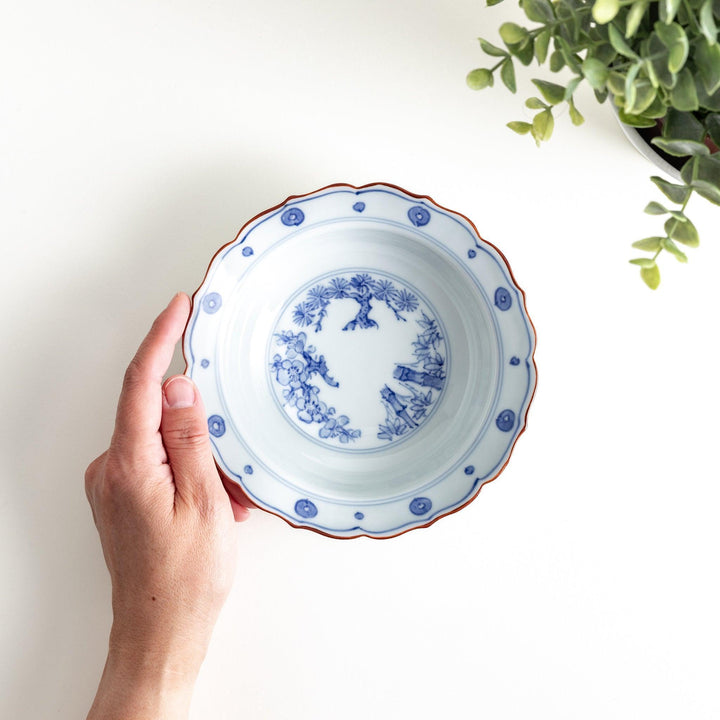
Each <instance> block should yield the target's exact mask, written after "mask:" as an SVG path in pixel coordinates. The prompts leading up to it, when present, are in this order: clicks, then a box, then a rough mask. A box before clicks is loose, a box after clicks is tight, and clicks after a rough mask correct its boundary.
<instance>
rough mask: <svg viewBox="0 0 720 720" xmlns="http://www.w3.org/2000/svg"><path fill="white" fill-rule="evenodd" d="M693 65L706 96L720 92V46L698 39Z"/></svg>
mask: <svg viewBox="0 0 720 720" xmlns="http://www.w3.org/2000/svg"><path fill="white" fill-rule="evenodd" d="M694 59H695V65H696V66H697V68H698V72H699V73H700V79H701V80H702V83H703V86H704V87H705V90H706V91H707V94H708V95H714V94H715V92H716V91H717V90H720V45H718V43H715V44H714V45H711V44H710V43H709V42H708V41H707V40H706V39H705V38H700V40H699V42H698V43H697V46H696V47H695V58H694Z"/></svg>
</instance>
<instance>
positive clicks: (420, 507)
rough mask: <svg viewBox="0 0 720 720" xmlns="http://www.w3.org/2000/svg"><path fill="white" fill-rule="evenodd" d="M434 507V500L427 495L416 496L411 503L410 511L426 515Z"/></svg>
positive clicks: (414, 513)
mask: <svg viewBox="0 0 720 720" xmlns="http://www.w3.org/2000/svg"><path fill="white" fill-rule="evenodd" d="M431 508H432V500H430V498H426V497H416V498H415V499H414V500H413V501H412V502H411V503H410V512H411V513H412V514H413V515H425V514H426V513H429V512H430V509H431Z"/></svg>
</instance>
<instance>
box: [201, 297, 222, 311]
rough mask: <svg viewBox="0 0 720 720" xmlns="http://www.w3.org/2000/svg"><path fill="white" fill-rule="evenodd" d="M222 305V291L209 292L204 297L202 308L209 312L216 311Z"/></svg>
mask: <svg viewBox="0 0 720 720" xmlns="http://www.w3.org/2000/svg"><path fill="white" fill-rule="evenodd" d="M221 307H222V295H220V293H216V292H211V293H208V294H207V295H206V296H205V297H204V298H203V299H202V308H203V310H204V311H205V312H206V313H207V314H208V315H212V314H213V313H216V312H217V311H218V310H219V309H220V308H221Z"/></svg>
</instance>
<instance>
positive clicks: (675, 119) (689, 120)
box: [663, 108, 705, 142]
mask: <svg viewBox="0 0 720 720" xmlns="http://www.w3.org/2000/svg"><path fill="white" fill-rule="evenodd" d="M663 137H665V138H667V139H668V140H695V141H696V142H702V141H703V138H704V137H705V128H704V127H703V124H702V123H701V122H700V121H699V120H698V119H697V118H696V117H695V115H693V114H692V113H689V112H680V111H679V110H675V109H674V108H670V109H669V110H668V111H667V117H666V118H665V124H664V125H663Z"/></svg>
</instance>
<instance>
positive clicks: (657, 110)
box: [643, 88, 668, 118]
mask: <svg viewBox="0 0 720 720" xmlns="http://www.w3.org/2000/svg"><path fill="white" fill-rule="evenodd" d="M656 92H657V88H656ZM667 111H668V108H667V105H665V103H664V102H663V99H662V97H661V96H660V95H659V94H658V95H656V96H655V99H654V100H653V101H652V103H651V104H650V107H648V108H646V109H645V110H643V116H644V117H648V118H662V117H665V115H666V114H667Z"/></svg>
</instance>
